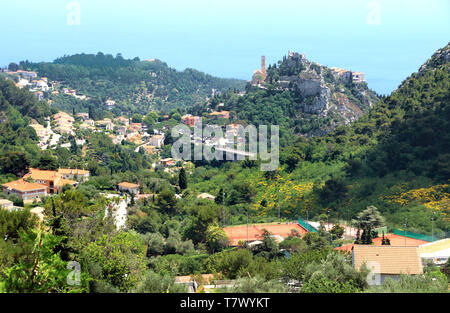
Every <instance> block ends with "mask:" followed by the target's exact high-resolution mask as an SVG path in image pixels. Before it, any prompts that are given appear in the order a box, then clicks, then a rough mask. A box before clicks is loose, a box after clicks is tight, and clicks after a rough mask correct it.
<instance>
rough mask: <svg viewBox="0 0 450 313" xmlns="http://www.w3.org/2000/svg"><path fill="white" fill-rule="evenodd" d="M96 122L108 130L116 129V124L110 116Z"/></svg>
mask: <svg viewBox="0 0 450 313" xmlns="http://www.w3.org/2000/svg"><path fill="white" fill-rule="evenodd" d="M95 124H96V125H97V126H98V127H101V128H104V129H105V130H107V131H112V130H113V129H114V124H113V122H112V121H111V120H110V119H109V118H104V119H102V120H99V121H96V122H95Z"/></svg>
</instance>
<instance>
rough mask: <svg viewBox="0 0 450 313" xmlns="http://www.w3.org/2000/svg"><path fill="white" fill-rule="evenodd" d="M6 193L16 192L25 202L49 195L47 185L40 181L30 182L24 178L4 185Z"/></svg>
mask: <svg viewBox="0 0 450 313" xmlns="http://www.w3.org/2000/svg"><path fill="white" fill-rule="evenodd" d="M2 187H3V193H4V194H5V195H10V194H15V195H16V196H18V197H19V198H22V200H23V201H24V202H32V201H34V200H36V201H39V200H40V198H41V197H44V196H46V195H47V187H46V186H45V185H42V184H38V183H30V182H27V181H25V180H23V179H19V180H15V181H11V182H9V183H5V184H3V185H2Z"/></svg>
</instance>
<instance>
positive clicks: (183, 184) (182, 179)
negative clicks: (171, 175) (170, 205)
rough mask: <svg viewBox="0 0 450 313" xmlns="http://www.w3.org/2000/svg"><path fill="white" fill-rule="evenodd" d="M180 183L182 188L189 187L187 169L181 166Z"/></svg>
mask: <svg viewBox="0 0 450 313" xmlns="http://www.w3.org/2000/svg"><path fill="white" fill-rule="evenodd" d="M178 185H179V186H180V189H181V190H183V189H186V188H187V180H186V171H185V170H184V168H181V170H180V174H179V176H178Z"/></svg>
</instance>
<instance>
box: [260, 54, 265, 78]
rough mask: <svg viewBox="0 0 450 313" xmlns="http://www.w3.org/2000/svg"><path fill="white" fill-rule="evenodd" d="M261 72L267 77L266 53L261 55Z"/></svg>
mask: <svg viewBox="0 0 450 313" xmlns="http://www.w3.org/2000/svg"><path fill="white" fill-rule="evenodd" d="M261 73H262V74H263V76H264V79H266V57H265V56H264V55H263V56H262V57H261Z"/></svg>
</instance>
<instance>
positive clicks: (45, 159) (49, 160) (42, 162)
mask: <svg viewBox="0 0 450 313" xmlns="http://www.w3.org/2000/svg"><path fill="white" fill-rule="evenodd" d="M35 166H36V167H37V168H39V169H41V170H56V169H57V168H58V161H57V160H56V158H55V157H53V156H52V155H51V154H50V153H43V154H42V155H41V157H40V158H39V161H38V162H37V164H36V165H35Z"/></svg>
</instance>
